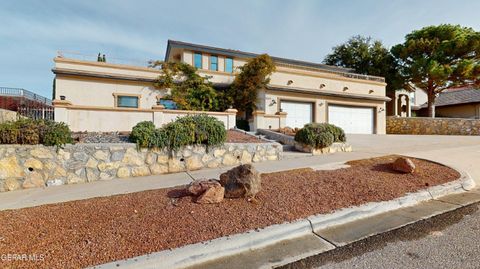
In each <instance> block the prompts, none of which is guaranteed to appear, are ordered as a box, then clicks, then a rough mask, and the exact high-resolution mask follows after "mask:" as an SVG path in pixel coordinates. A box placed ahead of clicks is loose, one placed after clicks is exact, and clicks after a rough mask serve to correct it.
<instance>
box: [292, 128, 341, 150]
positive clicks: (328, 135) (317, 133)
mask: <svg viewBox="0 0 480 269" xmlns="http://www.w3.org/2000/svg"><path fill="white" fill-rule="evenodd" d="M295 141H297V142H300V143H303V144H306V145H309V146H311V147H313V148H325V147H329V146H330V145H332V144H333V143H334V142H345V141H346V137H345V132H344V131H343V129H342V128H340V127H337V126H335V125H333V124H328V123H311V124H306V125H305V127H303V128H302V129H300V130H299V131H298V132H297V133H296V134H295Z"/></svg>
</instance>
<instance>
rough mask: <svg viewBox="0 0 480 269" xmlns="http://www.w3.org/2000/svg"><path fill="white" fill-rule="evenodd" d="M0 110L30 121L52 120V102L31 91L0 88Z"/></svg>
mask: <svg viewBox="0 0 480 269" xmlns="http://www.w3.org/2000/svg"><path fill="white" fill-rule="evenodd" d="M0 108H2V109H6V110H11V111H15V112H17V113H18V114H20V115H21V116H24V117H29V118H32V119H49V120H53V117H54V111H53V106H52V101H51V100H50V99H48V98H45V97H43V96H41V95H38V94H36V93H33V92H31V91H28V90H25V89H19V88H6V87H0Z"/></svg>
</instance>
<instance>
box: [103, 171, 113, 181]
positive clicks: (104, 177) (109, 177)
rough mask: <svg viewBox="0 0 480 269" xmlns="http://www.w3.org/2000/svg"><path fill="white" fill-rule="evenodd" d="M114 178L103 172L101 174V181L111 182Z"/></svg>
mask: <svg viewBox="0 0 480 269" xmlns="http://www.w3.org/2000/svg"><path fill="white" fill-rule="evenodd" d="M112 178H113V176H112V175H110V174H109V173H105V172H101V173H100V180H109V179H112Z"/></svg>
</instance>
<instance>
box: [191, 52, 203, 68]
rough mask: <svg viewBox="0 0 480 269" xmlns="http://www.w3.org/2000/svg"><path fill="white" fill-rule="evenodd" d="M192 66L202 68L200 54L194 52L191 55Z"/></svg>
mask: <svg viewBox="0 0 480 269" xmlns="http://www.w3.org/2000/svg"><path fill="white" fill-rule="evenodd" d="M193 66H195V68H197V69H202V54H201V53H195V54H194V56H193Z"/></svg>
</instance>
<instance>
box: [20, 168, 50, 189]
mask: <svg viewBox="0 0 480 269" xmlns="http://www.w3.org/2000/svg"><path fill="white" fill-rule="evenodd" d="M44 186H45V181H44V180H43V175H42V174H40V173H39V172H32V173H28V174H27V175H26V177H25V181H24V182H23V184H22V187H23V188H25V189H29V188H36V187H44Z"/></svg>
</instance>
